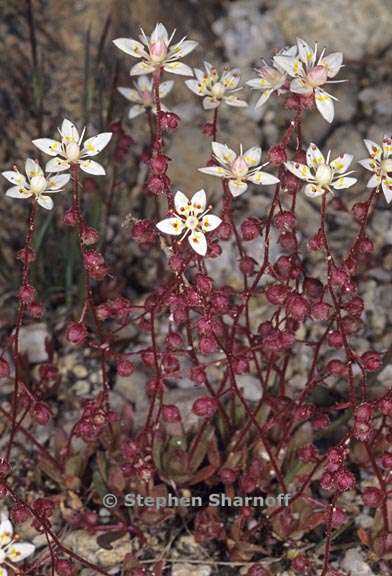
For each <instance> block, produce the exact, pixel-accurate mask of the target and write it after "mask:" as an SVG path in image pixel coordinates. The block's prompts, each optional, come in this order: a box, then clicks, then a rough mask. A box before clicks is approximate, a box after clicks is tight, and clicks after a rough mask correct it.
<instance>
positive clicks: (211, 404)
mask: <svg viewBox="0 0 392 576" xmlns="http://www.w3.org/2000/svg"><path fill="white" fill-rule="evenodd" d="M217 408H218V403H217V401H216V400H215V398H211V397H210V396H203V397H202V398H198V399H197V400H195V402H194V403H193V406H192V412H193V413H194V414H196V416H200V417H201V418H211V417H212V416H213V415H214V414H215V412H216V411H217Z"/></svg>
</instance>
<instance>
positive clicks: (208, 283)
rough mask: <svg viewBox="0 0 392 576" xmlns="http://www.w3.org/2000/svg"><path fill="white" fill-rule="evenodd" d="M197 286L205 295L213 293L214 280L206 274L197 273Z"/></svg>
mask: <svg viewBox="0 0 392 576" xmlns="http://www.w3.org/2000/svg"><path fill="white" fill-rule="evenodd" d="M196 287H197V289H198V290H199V291H200V292H201V293H202V294H204V295H208V294H211V292H212V290H213V288H214V281H213V279H212V278H210V277H209V276H207V275H206V274H196Z"/></svg>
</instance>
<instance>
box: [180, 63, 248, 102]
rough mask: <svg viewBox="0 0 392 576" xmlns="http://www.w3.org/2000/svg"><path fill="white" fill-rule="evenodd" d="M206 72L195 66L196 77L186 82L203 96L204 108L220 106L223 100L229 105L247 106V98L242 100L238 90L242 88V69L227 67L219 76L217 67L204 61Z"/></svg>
mask: <svg viewBox="0 0 392 576" xmlns="http://www.w3.org/2000/svg"><path fill="white" fill-rule="evenodd" d="M204 68H205V72H204V71H203V70H200V69H199V68H195V70H194V72H195V77H196V79H194V78H192V80H186V81H185V84H186V85H187V86H188V88H189V89H190V90H192V92H194V93H195V94H197V95H198V96H202V97H203V108H204V109H205V110H211V109H213V108H218V106H219V105H220V104H222V103H223V102H224V103H225V104H228V105H229V106H236V107H238V108H245V107H246V106H247V105H248V104H247V102H245V100H240V99H239V98H238V96H236V92H238V91H239V90H242V88H241V87H240V88H239V87H238V84H239V83H240V71H239V69H238V68H233V69H232V70H229V69H226V70H224V71H223V73H222V74H221V76H219V74H218V72H217V69H216V68H215V67H214V66H212V64H209V63H208V62H204Z"/></svg>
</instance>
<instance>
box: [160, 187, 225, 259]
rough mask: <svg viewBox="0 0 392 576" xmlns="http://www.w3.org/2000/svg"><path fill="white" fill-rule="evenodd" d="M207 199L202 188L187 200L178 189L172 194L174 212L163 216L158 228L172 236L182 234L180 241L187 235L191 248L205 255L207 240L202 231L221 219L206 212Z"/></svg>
mask: <svg viewBox="0 0 392 576" xmlns="http://www.w3.org/2000/svg"><path fill="white" fill-rule="evenodd" d="M206 204H207V199H206V193H205V192H204V190H199V191H198V192H196V193H195V194H194V195H193V196H192V198H191V199H190V200H189V199H188V198H187V197H186V196H185V194H183V193H182V192H180V191H178V192H176V195H175V196H174V206H175V212H174V213H173V216H171V217H170V218H165V219H164V220H161V221H160V222H158V224H157V228H158V230H160V231H161V232H164V233H165V234H171V235H172V236H180V235H182V237H181V239H180V242H182V241H183V240H184V238H186V237H188V242H189V244H190V245H191V246H192V248H193V250H194V251H195V252H197V253H198V254H200V256H205V255H206V253H207V240H206V237H205V235H204V232H211V231H212V230H215V228H218V226H219V225H220V223H221V222H222V220H221V219H220V218H219V217H218V216H214V215H213V214H208V212H209V211H210V210H211V206H209V207H208V208H207V209H206Z"/></svg>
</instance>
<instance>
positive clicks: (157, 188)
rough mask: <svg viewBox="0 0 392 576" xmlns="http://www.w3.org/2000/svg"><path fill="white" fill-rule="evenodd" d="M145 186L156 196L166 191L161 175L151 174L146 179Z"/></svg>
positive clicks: (164, 181)
mask: <svg viewBox="0 0 392 576" xmlns="http://www.w3.org/2000/svg"><path fill="white" fill-rule="evenodd" d="M146 188H147V190H148V191H149V192H151V194H155V195H156V196H158V195H159V194H163V193H164V192H165V191H166V189H167V184H166V180H165V179H164V178H163V176H162V175H159V176H151V178H149V180H148V181H147V184H146Z"/></svg>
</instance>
